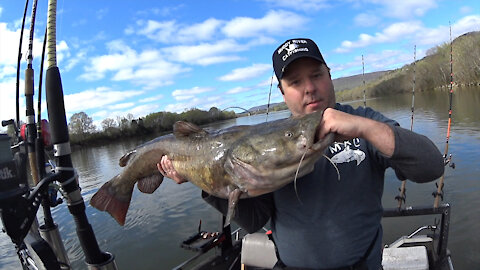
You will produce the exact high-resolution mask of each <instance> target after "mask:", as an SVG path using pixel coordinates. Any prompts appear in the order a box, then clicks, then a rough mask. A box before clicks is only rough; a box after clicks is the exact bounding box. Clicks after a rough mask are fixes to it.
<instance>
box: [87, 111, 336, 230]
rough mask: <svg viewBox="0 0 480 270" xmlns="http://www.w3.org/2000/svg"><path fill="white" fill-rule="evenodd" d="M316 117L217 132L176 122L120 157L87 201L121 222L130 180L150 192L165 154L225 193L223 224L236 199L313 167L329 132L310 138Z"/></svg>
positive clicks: (192, 177)
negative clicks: (168, 130)
mask: <svg viewBox="0 0 480 270" xmlns="http://www.w3.org/2000/svg"><path fill="white" fill-rule="evenodd" d="M322 116H323V111H319V112H314V113H311V114H308V115H305V116H302V117H290V118H287V119H282V120H276V121H272V122H265V123H261V124H257V125H251V126H234V127H231V128H227V129H221V130H217V131H206V130H204V129H201V128H200V127H198V126H196V125H194V124H191V123H188V122H181V121H179V122H177V123H175V124H174V127H173V134H169V135H165V136H161V137H158V138H156V139H154V140H152V141H150V142H147V143H145V144H143V145H140V146H138V147H137V148H136V149H135V150H133V151H131V152H129V153H127V154H125V155H124V156H123V157H122V158H120V162H119V164H120V166H121V167H125V168H124V169H123V171H122V172H121V173H120V174H119V175H117V176H115V177H113V178H112V179H111V180H110V181H108V182H106V183H105V184H104V185H103V186H102V187H101V188H100V189H99V190H98V191H97V192H96V193H95V194H94V196H93V197H92V199H91V200H90V204H91V205H92V206H93V207H95V208H97V209H99V210H101V211H107V212H108V213H110V215H112V216H113V217H114V218H115V219H116V220H117V222H118V223H119V224H120V225H123V224H124V223H125V217H126V214H127V210H128V207H129V205H130V200H131V197H132V192H133V188H134V186H135V183H138V184H137V187H138V189H139V190H140V191H141V192H143V193H153V192H154V191H155V190H156V189H157V188H158V187H159V186H160V184H161V183H162V181H163V175H161V174H160V172H159V171H158V170H157V166H156V164H157V163H158V162H159V161H160V159H161V157H162V156H163V155H167V156H168V157H169V158H170V159H171V160H172V163H173V166H174V168H175V169H176V171H177V172H178V174H179V175H180V176H181V177H183V178H184V179H186V180H188V181H190V182H192V183H193V184H195V185H196V186H198V187H199V188H201V189H202V190H204V191H205V192H207V193H209V194H211V195H214V196H217V197H220V198H228V200H229V210H228V214H227V224H228V223H229V221H230V218H231V216H232V214H233V210H234V205H235V204H236V202H237V200H238V199H239V198H247V197H254V196H259V195H261V194H265V193H268V192H272V191H274V190H277V189H279V188H281V187H283V186H284V185H286V184H287V183H290V182H292V181H293V180H294V178H295V177H296V176H297V177H301V176H303V175H305V174H307V173H309V172H311V171H312V170H313V167H314V163H315V161H316V160H317V159H318V158H320V157H321V156H322V155H323V152H324V150H325V148H326V147H327V146H328V145H330V144H331V143H332V142H333V137H334V135H333V134H328V135H327V136H326V137H325V138H324V139H322V140H318V139H317V138H316V133H317V128H318V126H319V125H320V122H321V119H322ZM301 159H302V162H300V160H301ZM299 164H300V165H299Z"/></svg>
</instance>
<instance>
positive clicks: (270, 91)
mask: <svg viewBox="0 0 480 270" xmlns="http://www.w3.org/2000/svg"><path fill="white" fill-rule="evenodd" d="M272 84H273V71H272V76H271V77H270V90H269V92H268V102H267V116H266V118H265V122H268V113H269V111H270V97H271V96H272Z"/></svg>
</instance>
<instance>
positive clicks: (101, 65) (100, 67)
mask: <svg viewBox="0 0 480 270" xmlns="http://www.w3.org/2000/svg"><path fill="white" fill-rule="evenodd" d="M107 47H108V49H109V54H107V55H102V56H97V57H93V58H92V59H90V66H86V67H85V71H86V72H85V73H84V74H82V75H81V76H80V78H81V79H84V80H87V81H93V80H99V79H103V78H104V77H105V76H106V74H107V73H108V72H112V73H113V76H112V78H111V79H112V80H114V81H130V82H132V83H134V84H136V85H142V86H144V87H145V88H146V89H152V88H156V87H160V86H164V85H168V84H171V83H173V79H174V77H175V76H176V75H178V74H180V73H183V72H187V71H189V70H190V69H189V68H184V67H182V66H181V65H179V64H175V63H171V62H168V61H166V60H164V56H163V55H162V54H161V53H160V51H158V50H145V51H142V52H140V53H137V52H136V51H135V50H133V49H132V48H130V47H129V46H127V45H126V44H125V43H124V42H123V41H121V40H115V41H112V42H110V43H108V44H107Z"/></svg>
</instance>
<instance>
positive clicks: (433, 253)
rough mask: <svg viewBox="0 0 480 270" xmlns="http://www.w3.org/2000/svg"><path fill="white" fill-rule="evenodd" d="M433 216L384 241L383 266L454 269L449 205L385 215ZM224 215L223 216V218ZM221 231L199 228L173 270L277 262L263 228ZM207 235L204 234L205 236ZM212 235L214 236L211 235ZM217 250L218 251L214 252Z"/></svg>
mask: <svg viewBox="0 0 480 270" xmlns="http://www.w3.org/2000/svg"><path fill="white" fill-rule="evenodd" d="M413 216H431V217H434V220H433V222H432V223H431V224H425V225H423V226H421V227H418V228H413V229H412V232H411V233H410V234H408V235H400V236H398V238H397V239H396V240H395V241H394V242H392V243H388V244H385V245H384V248H383V255H382V256H383V259H382V266H383V269H384V270H395V269H418V270H453V269H454V268H453V263H452V259H451V254H450V251H449V250H448V234H449V226H450V205H449V204H448V203H444V204H440V205H439V206H438V207H434V206H416V207H413V206H408V207H404V208H388V209H384V211H383V218H384V219H390V218H406V217H413ZM223 219H224V218H223ZM222 228H223V229H222V231H221V232H214V233H209V232H204V231H200V230H199V232H198V233H196V234H194V235H193V236H190V237H189V238H188V239H187V240H185V241H183V242H182V244H181V246H182V248H186V249H189V250H192V251H194V252H196V254H195V255H194V256H192V257H191V258H190V259H188V260H186V261H184V262H182V263H181V264H180V265H178V266H176V267H175V268H173V269H174V270H184V269H195V270H207V269H229V270H230V269H242V270H245V269H272V268H273V266H274V265H275V263H276V262H277V257H276V253H275V247H274V243H273V241H272V240H271V239H270V237H269V235H270V234H271V231H269V230H267V229H265V228H264V231H262V232H256V233H253V234H245V233H244V232H243V230H242V229H241V228H237V229H236V230H234V231H233V232H231V227H230V225H229V226H226V227H223V226H222ZM204 235H207V237H205V238H203V237H202V236H204ZM210 236H211V237H210ZM212 251H213V252H215V255H213V256H212V255H211V253H212Z"/></svg>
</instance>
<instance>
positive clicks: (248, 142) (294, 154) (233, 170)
mask: <svg viewBox="0 0 480 270" xmlns="http://www.w3.org/2000/svg"><path fill="white" fill-rule="evenodd" d="M322 116H323V111H318V112H314V113H311V114H307V115H304V116H300V117H290V118H289V119H286V120H285V119H283V120H277V121H272V122H267V123H265V124H263V125H257V126H256V128H255V129H253V130H252V131H251V133H250V134H247V135H246V136H244V137H242V138H241V139H240V140H238V141H237V142H236V143H235V144H234V145H233V146H232V147H231V149H230V151H229V153H228V156H227V160H226V163H225V165H224V167H225V170H226V171H227V172H228V173H229V174H230V175H231V176H232V179H233V181H234V182H235V184H236V185H237V186H238V187H239V188H240V190H241V191H242V192H243V193H244V194H246V196H245V195H244V196H243V197H251V196H259V195H261V194H265V193H268V192H272V191H274V190H277V189H279V188H281V187H282V186H284V185H286V184H288V183H290V182H292V181H293V180H294V179H295V177H296V176H297V177H301V176H304V175H306V174H308V173H310V172H311V171H312V170H313V167H314V164H315V162H316V161H317V160H318V159H319V158H320V157H321V156H322V155H323V152H324V150H325V148H326V147H327V146H328V145H330V144H331V143H333V139H334V135H333V134H328V135H327V136H326V137H325V138H324V139H322V140H318V139H316V135H317V130H318V128H319V125H320V122H321V120H322ZM297 170H298V173H297Z"/></svg>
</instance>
